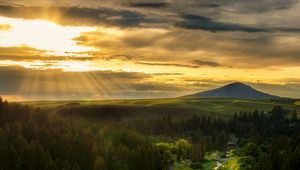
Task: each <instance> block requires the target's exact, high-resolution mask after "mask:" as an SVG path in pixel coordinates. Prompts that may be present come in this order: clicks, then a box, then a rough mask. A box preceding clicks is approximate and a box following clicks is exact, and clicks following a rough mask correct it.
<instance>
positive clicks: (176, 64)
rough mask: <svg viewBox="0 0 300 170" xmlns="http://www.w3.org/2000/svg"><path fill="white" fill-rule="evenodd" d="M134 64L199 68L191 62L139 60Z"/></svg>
mask: <svg viewBox="0 0 300 170" xmlns="http://www.w3.org/2000/svg"><path fill="white" fill-rule="evenodd" d="M136 64H142V65H149V66H174V67H186V68H199V66H198V65H191V64H178V63H162V62H143V61H139V62H136Z"/></svg>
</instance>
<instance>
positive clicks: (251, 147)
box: [241, 143, 261, 159]
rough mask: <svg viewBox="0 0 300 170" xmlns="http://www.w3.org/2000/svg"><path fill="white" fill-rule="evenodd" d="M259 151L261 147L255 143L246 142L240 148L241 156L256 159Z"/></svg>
mask: <svg viewBox="0 0 300 170" xmlns="http://www.w3.org/2000/svg"><path fill="white" fill-rule="evenodd" d="M260 152H261V149H260V147H259V146H258V145H257V144H254V143H247V144H246V145H245V146H244V147H243V148H242V152H241V156H252V157H253V158H255V159H256V158H258V156H259V154H260Z"/></svg>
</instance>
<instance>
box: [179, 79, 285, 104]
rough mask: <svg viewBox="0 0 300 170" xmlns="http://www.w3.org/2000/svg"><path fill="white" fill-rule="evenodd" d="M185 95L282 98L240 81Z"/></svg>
mask: <svg viewBox="0 0 300 170" xmlns="http://www.w3.org/2000/svg"><path fill="white" fill-rule="evenodd" d="M184 97H231V98H241V99H256V100H263V99H279V98H281V97H279V96H275V95H270V94H267V93H263V92H260V91H258V90H255V89H254V88H252V87H251V86H249V85H246V84H243V83H240V82H236V83H231V84H228V85H225V86H223V87H220V88H217V89H213V90H209V91H204V92H200V93H196V94H192V95H188V96H184Z"/></svg>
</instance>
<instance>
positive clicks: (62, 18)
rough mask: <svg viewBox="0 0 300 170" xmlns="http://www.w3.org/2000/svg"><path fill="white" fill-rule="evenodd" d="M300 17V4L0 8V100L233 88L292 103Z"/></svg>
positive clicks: (236, 1)
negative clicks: (230, 85)
mask: <svg viewBox="0 0 300 170" xmlns="http://www.w3.org/2000/svg"><path fill="white" fill-rule="evenodd" d="M299 11H300V1H299V0H285V1H282V0H252V1H243V0H180V1H178V0H152V1H150V0H110V1H108V0H0V95H1V96H3V97H4V98H6V99H8V100H14V101H17V100H48V99H49V100H66V99H86V100H92V99H116V98H162V97H177V96H181V95H186V94H190V93H195V92H199V91H204V90H208V89H211V88H216V87H220V86H222V85H225V84H228V83H231V82H237V81H239V82H244V83H247V84H249V85H251V86H253V87H254V88H257V89H258V90H261V91H264V92H268V93H271V94H274V95H280V96H284V97H292V98H300V46H299V44H300V21H299V17H300V13H299Z"/></svg>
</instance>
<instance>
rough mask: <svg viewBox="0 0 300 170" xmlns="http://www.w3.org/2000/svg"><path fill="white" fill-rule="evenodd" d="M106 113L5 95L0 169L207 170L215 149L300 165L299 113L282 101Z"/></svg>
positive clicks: (246, 160) (263, 164)
mask: <svg viewBox="0 0 300 170" xmlns="http://www.w3.org/2000/svg"><path fill="white" fill-rule="evenodd" d="M63 111H65V112H70V110H69V111H68V110H63ZM107 114H109V115H110V117H112V118H113V119H107V116H106V117H105V116H104V115H105V114H99V115H98V118H97V120H96V121H90V120H89V119H84V118H78V116H74V115H72V114H67V113H64V114H54V113H53V112H51V111H49V110H47V109H41V108H38V107H32V106H28V105H21V104H16V103H9V102H7V101H3V100H2V99H0V169H1V170H14V169H18V170H22V169H26V170H27V169H28V170H142V169H143V170H169V169H198V170H201V169H204V168H205V162H206V161H207V160H206V159H207V154H208V153H211V152H213V151H222V152H224V151H228V152H230V154H232V155H234V156H235V157H237V159H236V161H237V163H236V164H237V165H238V166H237V167H236V169H240V170H273V169H274V170H289V169H290V170H294V169H295V170H297V169H300V134H299V130H300V120H299V119H298V117H297V112H296V111H294V110H287V109H284V108H282V107H280V106H275V107H273V109H272V110H270V111H262V110H261V111H258V110H255V111H253V112H240V113H235V114H233V116H232V117H230V118H228V119H225V118H220V117H212V116H207V115H204V114H203V115H200V116H199V115H198V116H196V115H195V116H192V117H187V118H184V119H180V120H179V119H174V118H173V117H172V116H170V115H168V116H164V115H161V117H153V118H147V119H144V118H141V117H138V116H131V117H119V114H120V113H118V114H115V115H114V113H113V112H111V113H110V112H109V110H108V113H107ZM102 116H103V118H102ZM114 117H115V118H114ZM83 119H84V120H83ZM223 157H225V156H224V155H223ZM183 162H184V163H186V164H187V165H188V167H184V168H178V167H176V165H178V164H180V163H183ZM218 169H228V168H226V166H225V167H223V166H220V167H218ZM232 169H234V168H232Z"/></svg>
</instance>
